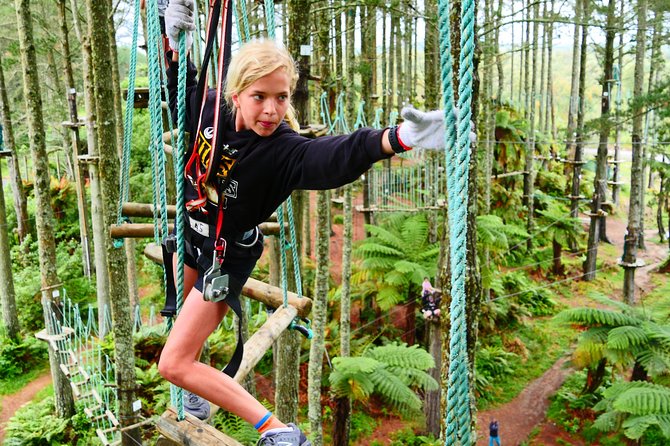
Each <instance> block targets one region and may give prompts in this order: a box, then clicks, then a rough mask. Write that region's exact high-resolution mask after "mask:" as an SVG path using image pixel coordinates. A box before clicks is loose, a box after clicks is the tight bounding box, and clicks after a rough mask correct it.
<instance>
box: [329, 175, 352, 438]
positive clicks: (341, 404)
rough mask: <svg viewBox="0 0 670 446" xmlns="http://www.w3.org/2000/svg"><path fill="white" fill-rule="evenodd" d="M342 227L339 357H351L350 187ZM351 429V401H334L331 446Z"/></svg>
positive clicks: (345, 200) (341, 398) (346, 195)
mask: <svg viewBox="0 0 670 446" xmlns="http://www.w3.org/2000/svg"><path fill="white" fill-rule="evenodd" d="M342 213H343V216H344V227H343V233H342V289H341V293H340V356H342V357H346V356H350V355H351V346H350V344H351V250H352V240H353V206H352V197H351V185H347V186H345V187H344V206H343V210H342ZM350 428H351V400H350V399H349V398H347V397H338V398H336V399H335V410H334V411H333V446H348V444H349V431H350Z"/></svg>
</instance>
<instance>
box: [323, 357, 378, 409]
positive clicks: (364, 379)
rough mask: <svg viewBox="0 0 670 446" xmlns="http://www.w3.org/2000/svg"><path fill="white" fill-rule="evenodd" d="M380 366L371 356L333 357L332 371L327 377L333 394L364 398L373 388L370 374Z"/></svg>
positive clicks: (358, 398) (357, 398)
mask: <svg viewBox="0 0 670 446" xmlns="http://www.w3.org/2000/svg"><path fill="white" fill-rule="evenodd" d="M380 367H381V364H380V363H379V362H378V361H375V360H374V359H372V358H362V357H356V358H354V357H339V358H334V359H333V371H332V372H331V373H330V375H329V377H328V379H329V381H330V386H331V390H332V391H333V392H334V393H335V395H337V396H340V397H343V396H347V397H349V398H353V399H356V400H365V399H367V398H368V397H369V396H370V394H371V393H372V392H373V391H374V389H375V384H374V383H373V382H372V380H371V379H370V376H371V375H373V374H374V373H376V370H377V369H379V368H380Z"/></svg>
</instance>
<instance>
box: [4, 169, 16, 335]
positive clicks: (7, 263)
mask: <svg viewBox="0 0 670 446" xmlns="http://www.w3.org/2000/svg"><path fill="white" fill-rule="evenodd" d="M2 183H3V181H2V175H1V174H0V283H2V284H3V286H0V305H1V306H0V308H1V309H2V322H3V325H4V327H5V333H6V334H7V337H8V338H9V339H13V340H18V339H19V337H20V336H21V326H20V325H19V316H18V314H17V312H16V294H15V293H14V277H13V276H12V258H11V256H10V249H9V236H8V233H7V212H6V209H5V191H4V190H3V187H2Z"/></svg>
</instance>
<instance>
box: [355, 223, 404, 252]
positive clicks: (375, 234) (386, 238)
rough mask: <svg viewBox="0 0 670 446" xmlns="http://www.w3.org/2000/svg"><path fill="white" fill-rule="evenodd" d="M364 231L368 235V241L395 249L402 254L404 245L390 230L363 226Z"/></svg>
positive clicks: (374, 226)
mask: <svg viewBox="0 0 670 446" xmlns="http://www.w3.org/2000/svg"><path fill="white" fill-rule="evenodd" d="M365 229H366V230H367V231H368V232H369V233H370V235H371V237H370V238H368V240H370V239H371V240H372V241H374V242H377V243H379V244H383V245H386V246H389V247H391V248H395V249H397V250H398V251H400V252H404V250H405V248H406V247H405V243H404V241H403V240H402V238H400V237H399V236H398V235H396V234H394V233H393V232H391V231H390V230H388V229H386V228H383V227H381V226H376V225H365Z"/></svg>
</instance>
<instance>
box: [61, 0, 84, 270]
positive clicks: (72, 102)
mask: <svg viewBox="0 0 670 446" xmlns="http://www.w3.org/2000/svg"><path fill="white" fill-rule="evenodd" d="M58 20H59V21H60V39H61V45H62V46H63V65H64V69H65V82H66V87H65V88H66V90H67V97H68V109H69V118H70V122H71V123H78V122H79V117H78V116H77V90H76V89H75V83H74V74H73V69H72V55H71V53H70V39H69V36H68V25H67V14H66V8H65V0H58ZM66 131H71V132H72V138H71V143H72V160H73V165H72V169H73V172H72V174H73V177H74V185H75V191H76V194H77V212H78V214H79V238H80V243H81V252H82V264H83V267H84V275H85V276H86V277H88V278H90V277H91V243H90V240H89V237H88V228H89V226H88V215H87V212H86V194H85V193H84V181H83V178H82V173H81V169H80V168H79V147H80V146H81V140H80V139H79V127H78V126H74V127H72V128H71V130H69V129H66Z"/></svg>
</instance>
